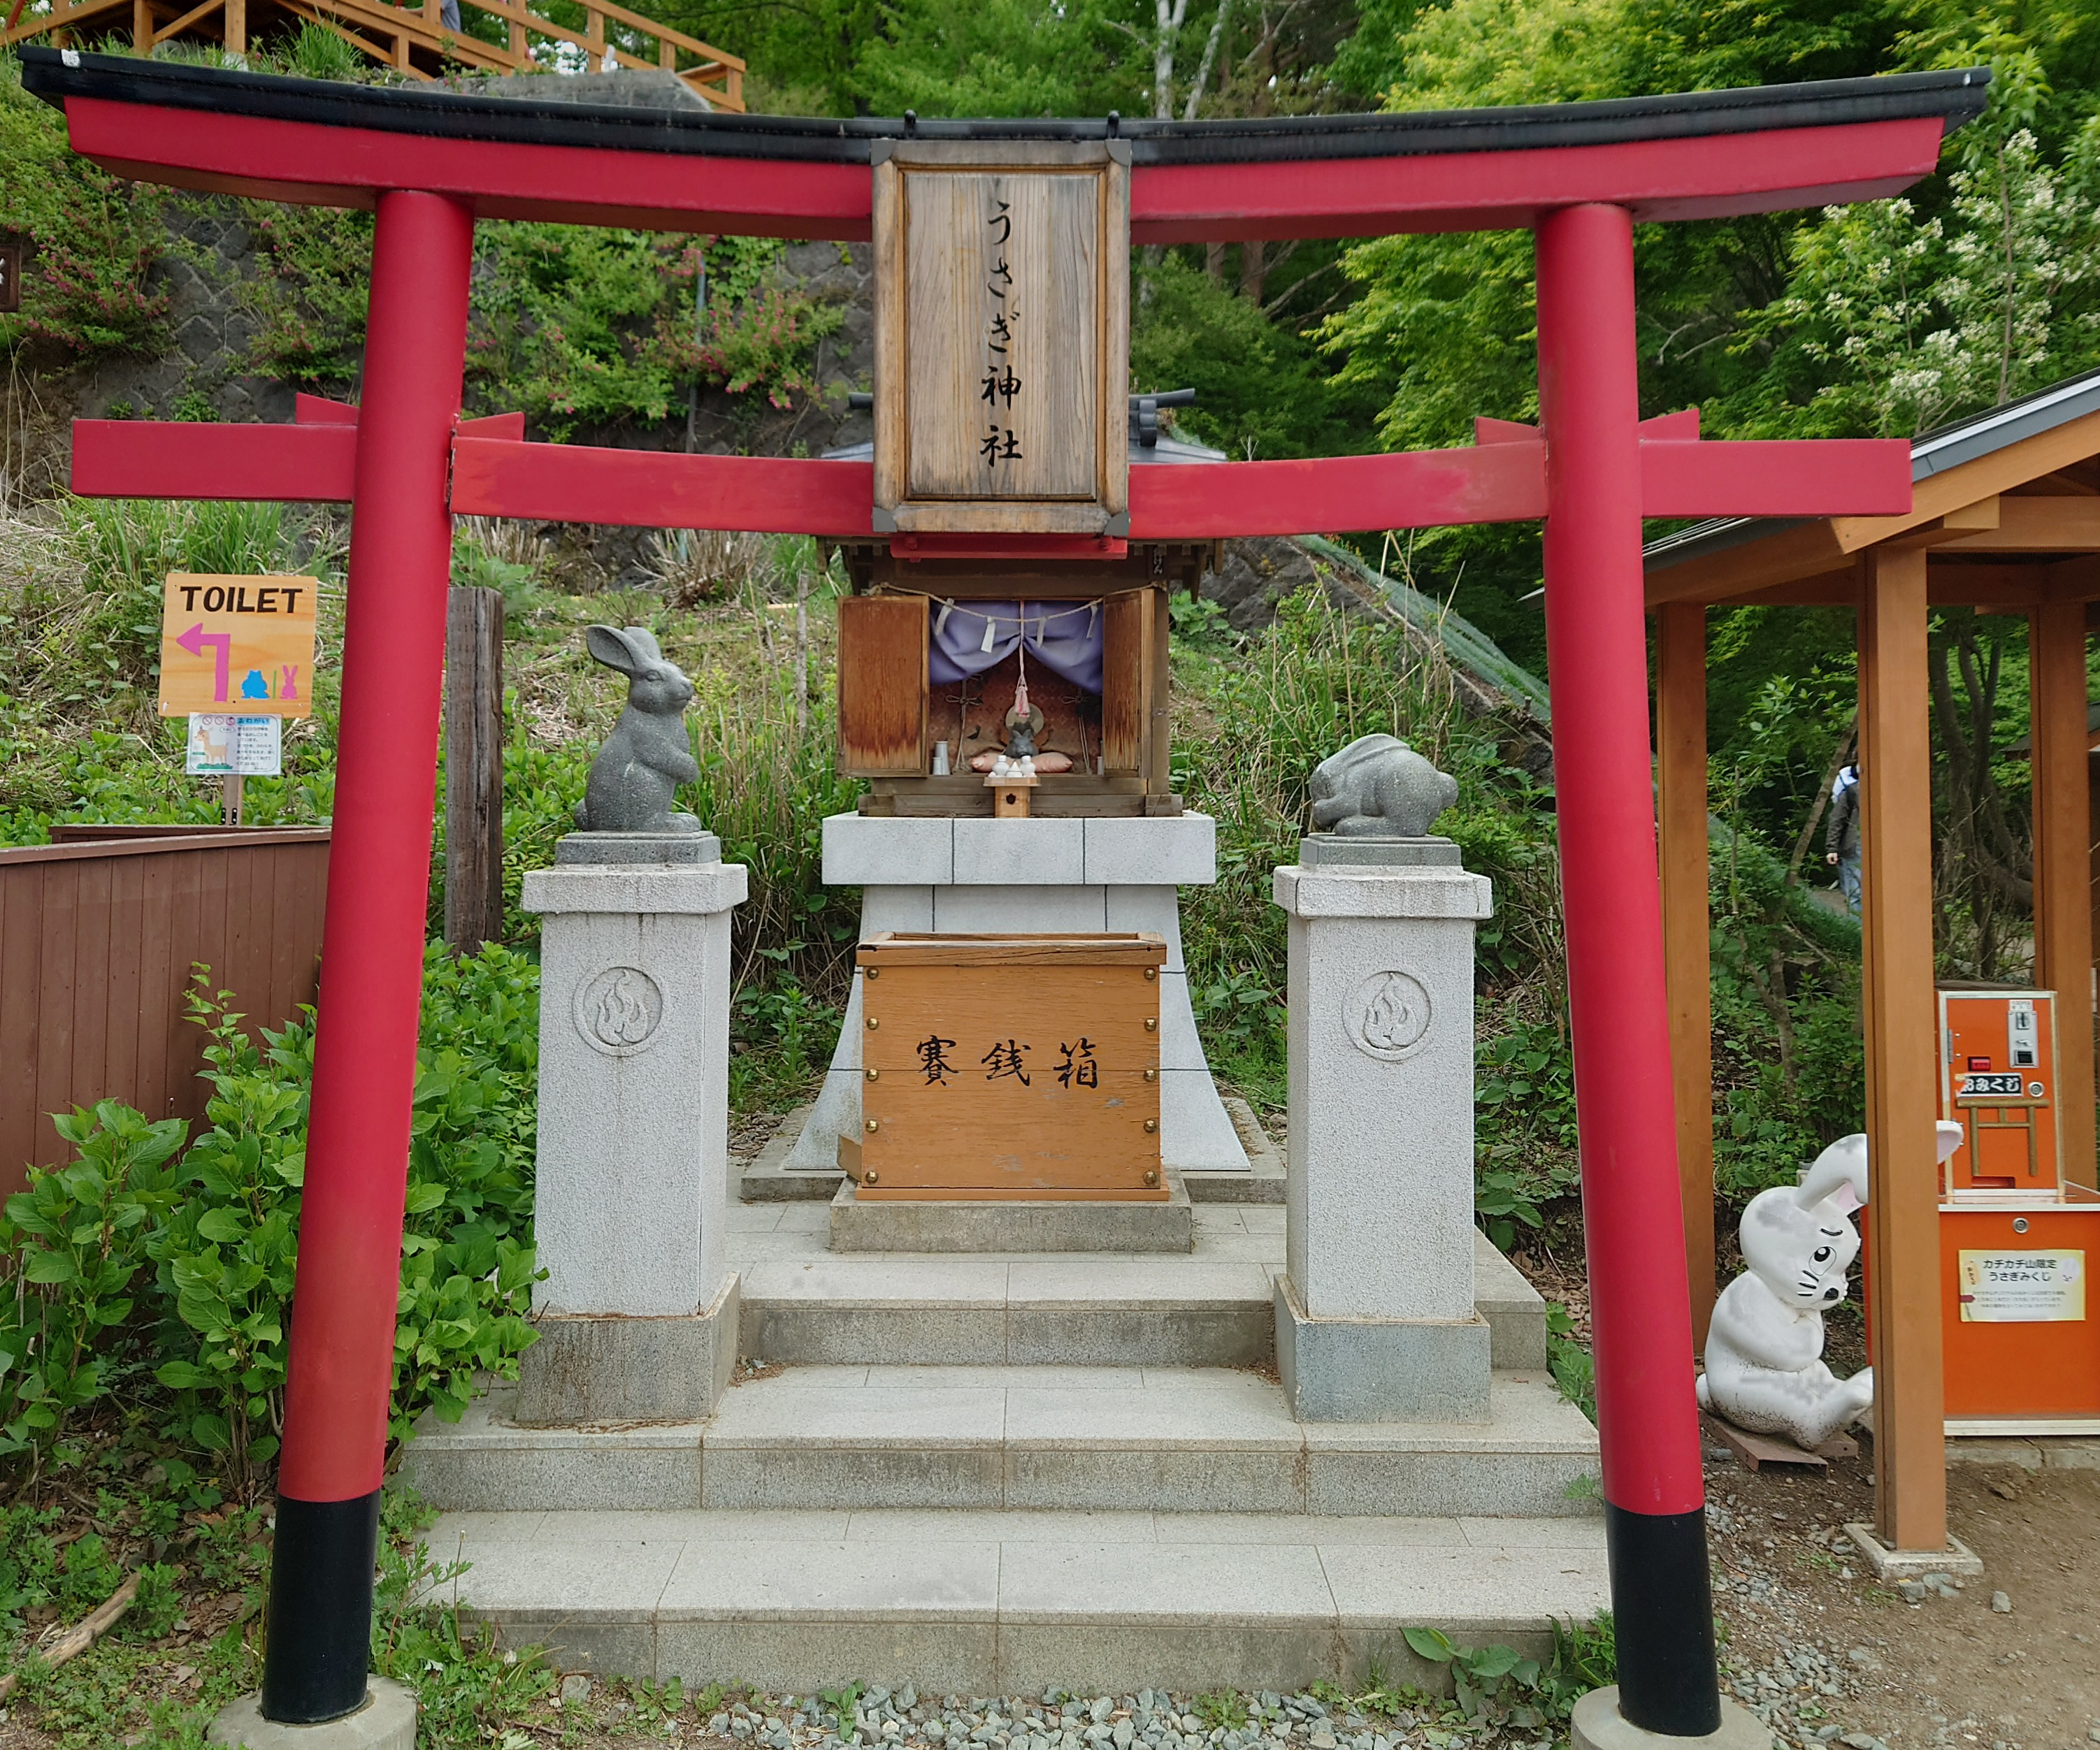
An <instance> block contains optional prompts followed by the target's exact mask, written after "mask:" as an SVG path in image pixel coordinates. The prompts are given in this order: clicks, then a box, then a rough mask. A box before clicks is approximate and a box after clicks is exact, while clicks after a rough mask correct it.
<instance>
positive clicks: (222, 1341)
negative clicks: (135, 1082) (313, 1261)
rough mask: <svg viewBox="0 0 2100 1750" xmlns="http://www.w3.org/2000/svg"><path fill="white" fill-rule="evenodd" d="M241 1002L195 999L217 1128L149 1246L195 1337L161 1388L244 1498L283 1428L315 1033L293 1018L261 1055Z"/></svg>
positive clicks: (195, 992) (193, 1160)
mask: <svg viewBox="0 0 2100 1750" xmlns="http://www.w3.org/2000/svg"><path fill="white" fill-rule="evenodd" d="M231 1000H232V993H231V992H228V991H221V992H219V993H218V998H217V999H216V1001H215V1002H214V1001H213V1000H210V999H209V998H207V997H206V995H205V992H204V991H203V990H201V988H193V989H192V991H191V994H190V1012H191V1016H192V1019H193V1020H196V1021H197V1022H198V1024H199V1025H202V1026H203V1027H204V1028H205V1030H206V1031H207V1032H208V1033H209V1034H210V1036H211V1042H212V1043H210V1045H208V1046H207V1047H205V1063H206V1065H208V1067H207V1069H206V1070H205V1074H206V1076H207V1078H209V1079H210V1082H211V1083H212V1087H213V1088H214V1093H213V1095H212V1097H211V1099H210V1101H209V1102H208V1103H207V1104H206V1106H205V1118H206V1120H207V1122H209V1123H210V1126H211V1128H210V1130H208V1131H205V1133H204V1134H203V1135H201V1136H199V1137H198V1139H197V1140H196V1143H195V1144H194V1145H193V1146H192V1148H191V1149H190V1151H189V1153H188V1154H187V1155H185V1156H184V1157H183V1162H182V1166H181V1169H180V1171H179V1175H178V1179H179V1183H180V1184H182V1186H183V1188H184V1191H185V1192H186V1195H185V1196H184V1197H183V1198H182V1200H181V1201H179V1202H178V1203H177V1204H176V1205H175V1206H174V1208H173V1209H172V1210H170V1212H169V1214H168V1217H167V1219H166V1222H165V1225H164V1226H163V1227H162V1228H161V1230H160V1232H158V1233H157V1234H156V1235H155V1236H153V1237H152V1240H151V1241H148V1250H149V1251H150V1253H151V1254H152V1258H153V1260H154V1262H155V1263H156V1264H157V1266H158V1267H159V1273H160V1274H159V1281H160V1286H161V1292H162V1293H163V1294H164V1295H165V1296H166V1297H167V1298H169V1300H170V1301H171V1302H172V1303H173V1305H174V1309H175V1313H176V1316H177V1317H178V1318H179V1320H180V1321H181V1323H182V1325H184V1326H185V1327H187V1328H188V1331H189V1332H191V1333H194V1339H195V1340H194V1347H192V1352H191V1353H190V1354H188V1355H176V1356H175V1357H174V1358H173V1359H170V1360H166V1361H164V1362H162V1363H161V1365H160V1366H159V1367H158V1368H157V1369H155V1370H154V1378H157V1380H159V1382H161V1384H162V1385H164V1386H168V1387H169V1388H170V1390H172V1391H174V1393H175V1394H176V1404H177V1411H176V1413H177V1416H178V1418H179V1425H180V1426H183V1427H184V1428H185V1429H186V1430H187V1432H188V1437H189V1441H190V1444H192V1445H194V1446H195V1447H196V1448H200V1449H201V1450H202V1451H204V1452H210V1453H213V1454H214V1455H217V1456H218V1457H221V1458H222V1459H223V1462H224V1463H225V1465H226V1467H227V1475H228V1480H229V1481H230V1482H231V1483H232V1486H233V1488H234V1489H235V1491H236V1493H238V1494H240V1495H242V1496H246V1495H248V1494H249V1493H250V1492H252V1491H253V1489H254V1486H255V1483H256V1481H257V1479H258V1475H259V1474H261V1472H262V1471H263V1470H266V1469H267V1466H268V1465H269V1463H270V1461H271V1459H272V1458H274V1457H276V1452H277V1444H278V1443H277V1438H276V1434H275V1433H274V1432H273V1431H272V1430H274V1429H275V1428H276V1427H277V1426H281V1424H282V1422H283V1420H284V1390H285V1363H286V1353H285V1351H286V1344H285V1333H286V1328H287V1326H288V1325H289V1319H288V1318H287V1316H286V1315H287V1313H288V1311H289V1308H290V1306H291V1300H292V1276H293V1267H294V1265H295V1264H296V1263H297V1262H298V1192H299V1189H300V1187H301V1186H302V1184H303V1183H304V1180H305V1176H306V1128H307V1097H306V1085H307V1082H309V1081H310V1079H311V1073H312V1059H311V1046H312V1035H311V1029H308V1028H307V1027H306V1026H304V1025H302V1024H300V1023H297V1022H295V1023H294V1024H293V1025H291V1026H289V1027H287V1028H286V1029H285V1030H284V1031H283V1032H281V1033H270V1032H267V1031H266V1032H265V1033H264V1034H263V1036H262V1037H263V1044H262V1047H260V1048H258V1047H257V1046H256V1045H254V1043H252V1042H251V1041H250V1040H249V1038H248V1036H247V1035H246V1034H245V1033H243V1032H242V1031H241V1029H240V1020H241V1017H240V1016H239V1015H237V1014H235V1013H233V1012H232V1011H231V1010H229V1009H228V1008H227V1006H226V1005H227V1003H229V1002H230V1001H231ZM170 1335H172V1333H170Z"/></svg>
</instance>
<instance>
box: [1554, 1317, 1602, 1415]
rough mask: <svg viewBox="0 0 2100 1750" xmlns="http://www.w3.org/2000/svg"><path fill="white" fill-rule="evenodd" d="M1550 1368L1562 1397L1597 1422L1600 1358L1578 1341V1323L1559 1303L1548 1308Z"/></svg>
mask: <svg viewBox="0 0 2100 1750" xmlns="http://www.w3.org/2000/svg"><path fill="white" fill-rule="evenodd" d="M1546 1365H1547V1367H1549V1368H1550V1369H1551V1370H1552V1373H1553V1383H1554V1384H1555V1385H1556V1386H1559V1387H1560V1395H1561V1396H1562V1397H1564V1398H1565V1399H1567V1400H1568V1402H1569V1403H1570V1404H1573V1405H1574V1406H1575V1407H1576V1408H1577V1409H1579V1410H1581V1411H1582V1413H1583V1414H1584V1415H1585V1416H1586V1417H1589V1418H1590V1421H1591V1422H1595V1421H1596V1419H1597V1363H1596V1358H1595V1356H1593V1355H1591V1354H1590V1351H1589V1350H1588V1349H1586V1347H1583V1345H1582V1343H1581V1342H1578V1341H1577V1338H1576V1336H1575V1321H1574V1320H1573V1319H1572V1318H1570V1317H1569V1316H1568V1309H1567V1308H1566V1307H1564V1306H1562V1305H1561V1304H1560V1303H1559V1302H1558V1301H1548V1302H1547V1303H1546Z"/></svg>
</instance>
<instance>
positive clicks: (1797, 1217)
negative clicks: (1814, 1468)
mask: <svg viewBox="0 0 2100 1750" xmlns="http://www.w3.org/2000/svg"><path fill="white" fill-rule="evenodd" d="M1960 1147H1961V1126H1960V1125H1958V1124H1948V1123H1943V1124H1941V1125H1940V1126H1939V1158H1940V1159H1941V1160H1943V1161H1944V1160H1945V1159H1946V1158H1947V1157H1948V1156H1949V1155H1950V1154H1952V1153H1953V1152H1954V1151H1955V1150H1956V1149H1957V1148H1960ZM1865 1201H1867V1139H1866V1138H1865V1137H1864V1136H1841V1137H1839V1138H1838V1140H1837V1141H1835V1142H1834V1143H1833V1144H1831V1145H1830V1146H1829V1148H1825V1149H1824V1151H1823V1153H1820V1155H1818V1156H1817V1157H1815V1162H1814V1164H1813V1165H1811V1166H1810V1167H1809V1169H1808V1170H1807V1172H1806V1173H1804V1174H1803V1175H1802V1179H1801V1183H1800V1184H1798V1185H1782V1186H1779V1187H1777V1188H1775V1189H1773V1190H1771V1191H1762V1192H1758V1195H1757V1196H1756V1197H1753V1198H1751V1199H1750V1202H1749V1207H1748V1208H1747V1209H1745V1210H1744V1211H1743V1223H1742V1227H1741V1228H1740V1230H1739V1231H1740V1234H1741V1237H1742V1245H1743V1263H1744V1270H1743V1273H1742V1274H1741V1275H1740V1276H1737V1277H1736V1280H1735V1281H1732V1282H1731V1283H1730V1284H1729V1285H1727V1288H1725V1289H1723V1290H1722V1291H1721V1298H1720V1299H1719V1300H1718V1301H1717V1302H1715V1303H1714V1323H1713V1326H1712V1328H1711V1329H1710V1331H1709V1332H1708V1333H1707V1338H1706V1372H1705V1377H1704V1378H1701V1380H1700V1382H1699V1404H1700V1407H1701V1408H1702V1409H1707V1410H1711V1411H1712V1412H1713V1413H1714V1414H1715V1415H1717V1416H1720V1417H1724V1418H1725V1419H1726V1420H1727V1421H1729V1422H1733V1423H1734V1424H1735V1425H1736V1426H1737V1427H1739V1428H1747V1429H1749V1430H1752V1431H1753V1432H1755V1433H1758V1434H1783V1435H1786V1436H1787V1438H1788V1439H1791V1440H1793V1441H1794V1442H1795V1443H1796V1444H1798V1445H1800V1446H1802V1447H1805V1448H1811V1449H1812V1448H1815V1447H1818V1446H1820V1445H1821V1444H1823V1443H1824V1441H1825V1440H1827V1439H1829V1438H1830V1437H1831V1435H1833V1434H1835V1433H1837V1432H1838V1430H1839V1429H1841V1428H1842V1427H1844V1426H1846V1423H1848V1422H1853V1421H1855V1420H1856V1419H1857V1418H1858V1417H1860V1416H1861V1415H1862V1414H1864V1413H1865V1412H1866V1410H1867V1409H1868V1408H1870V1407H1871V1406H1872V1405H1873V1401H1874V1370H1873V1369H1872V1368H1870V1367H1869V1368H1862V1369H1860V1371H1859V1372H1858V1373H1855V1374H1853V1375H1852V1377H1851V1378H1850V1379H1840V1378H1838V1376H1837V1375H1836V1374H1834V1373H1832V1372H1831V1371H1830V1369H1829V1368H1828V1367H1826V1366H1825V1365H1824V1362H1823V1315H1824V1313H1825V1312H1827V1311H1829V1309H1830V1308H1831V1307H1834V1306H1836V1305H1838V1303H1839V1302H1841V1301H1842V1300H1843V1299H1844V1298H1845V1289H1846V1276H1845V1272H1846V1270H1847V1269H1849V1268H1850V1267H1851V1263H1852V1260H1853V1259H1855V1258H1856V1257H1858V1256H1859V1254H1860V1236H1859V1234H1858V1232H1856V1231H1855V1229H1854V1228H1853V1226H1852V1211H1853V1210H1855V1209H1858V1208H1859V1207H1860V1206H1861V1205H1862V1204H1864V1202H1865Z"/></svg>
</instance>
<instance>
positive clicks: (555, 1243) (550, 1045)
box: [519, 862, 746, 1424]
mask: <svg viewBox="0 0 2100 1750" xmlns="http://www.w3.org/2000/svg"><path fill="white" fill-rule="evenodd" d="M745 891H746V880H745V871H744V870H743V866H741V865H739V864H735V863H728V864H725V863H721V862H714V863H707V864H681V865H676V866H670V865H658V866H651V865H646V864H644V865H636V864H632V863H626V864H622V863H608V864H603V865H597V864H573V865H571V866H565V867H560V868H555V869H543V870H538V871H534V872H533V873H532V874H530V875H527V876H526V878H525V892H524V906H525V909H526V910H528V911H536V912H538V913H539V914H540V916H541V918H542V919H543V920H544V921H543V922H542V923H541V926H540V1131H539V1157H538V1158H539V1166H538V1193H537V1199H536V1212H535V1219H534V1229H535V1232H536V1237H537V1241H538V1246H539V1259H540V1265H541V1267H543V1268H544V1269H545V1270H546V1271H547V1272H548V1275H547V1279H546V1280H545V1281H543V1282H540V1283H539V1284H538V1285H536V1287H535V1288H534V1289H533V1295H532V1306H533V1312H534V1315H535V1316H536V1318H537V1319H538V1320H540V1331H541V1338H540V1342H537V1343H536V1344H534V1345H533V1347H532V1348H530V1349H528V1350H527V1351H526V1352H525V1354H524V1355H523V1359H522V1366H521V1374H520V1390H519V1397H520V1408H521V1411H522V1412H523V1413H524V1414H525V1415H526V1416H527V1417H529V1418H530V1419H531V1420H532V1421H533V1422H536V1423H543V1424H544V1423H549V1422H571V1421H660V1420H673V1421H677V1420H690V1419H691V1417H694V1416H695V1415H704V1414H706V1413H707V1411H708V1408H710V1407H711V1406H712V1404H713V1401H714V1399H715V1396H716V1395H717V1393H718V1391H720V1389H721V1385H722V1383H723V1382H725V1381H726V1378H727V1375H728V1371H729V1369H730V1368H731V1367H733V1366H734V1364H735V1347H736V1342H735V1338H736V1318H737V1316H736V1311H735V1308H736V1295H735V1285H734V1280H733V1278H732V1277H731V1276H730V1272H729V1268H728V1263H727V1254H726V1237H727V1228H728V1165H729V1128H728V1126H729V987H730V910H731V909H732V908H733V907H735V906H737V905H738V904H739V903H740V902H741V901H743V897H744V894H745ZM667 1370H675V1377H673V1373H671V1372H669V1371H667Z"/></svg>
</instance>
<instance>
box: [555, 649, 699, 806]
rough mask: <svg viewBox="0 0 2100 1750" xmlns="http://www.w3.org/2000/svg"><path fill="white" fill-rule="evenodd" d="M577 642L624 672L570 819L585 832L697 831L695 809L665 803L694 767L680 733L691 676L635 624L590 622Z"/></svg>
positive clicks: (683, 730)
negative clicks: (621, 693)
mask: <svg viewBox="0 0 2100 1750" xmlns="http://www.w3.org/2000/svg"><path fill="white" fill-rule="evenodd" d="M584 643H585V647H586V648H588V649H589V651H590V653H591V655H593V656H594V657H596V658H597V659H598V661H600V662H602V663H604V664H605V665H606V667H607V668H616V669H618V670H619V671H620V672H621V673H622V674H624V675H625V676H626V677H627V708H626V709H625V710H624V711H623V712H620V721H619V722H617V723H615V725H613V728H612V733H611V734H610V735H608V736H607V737H606V738H605V745H604V746H603V747H601V748H599V749H598V758H597V759H595V760H593V761H592V762H591V769H590V778H589V782H588V783H586V784H585V787H584V799H583V800H582V801H581V802H580V803H578V804H576V824H577V825H578V826H579V827H582V828H583V830H584V831H586V832H646V833H685V832H698V831H700V830H701V827H700V822H699V818H698V817H697V816H695V815H692V814H680V813H673V812H672V809H671V804H672V800H673V798H674V797H675V796H676V795H677V789H678V786H679V785H681V784H690V782H692V781H693V780H694V779H695V778H698V777H699V775H700V769H699V765H698V763H697V762H695V760H694V758H693V752H692V747H691V746H690V743H688V742H687V741H686V723H685V710H686V706H687V705H689V704H690V703H692V699H693V683H692V682H691V681H689V680H687V679H686V676H685V673H684V671H683V670H682V669H681V668H679V667H678V665H677V663H673V662H669V661H667V660H666V659H665V658H664V653H663V651H662V650H660V649H658V648H657V645H656V640H655V638H654V637H651V635H650V634H649V633H647V632H646V631H644V630H643V629H642V628H641V627H639V626H628V627H625V628H622V627H619V626H593V627H591V628H589V629H588V630H587V631H586V632H585V633H584Z"/></svg>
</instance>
